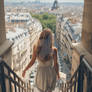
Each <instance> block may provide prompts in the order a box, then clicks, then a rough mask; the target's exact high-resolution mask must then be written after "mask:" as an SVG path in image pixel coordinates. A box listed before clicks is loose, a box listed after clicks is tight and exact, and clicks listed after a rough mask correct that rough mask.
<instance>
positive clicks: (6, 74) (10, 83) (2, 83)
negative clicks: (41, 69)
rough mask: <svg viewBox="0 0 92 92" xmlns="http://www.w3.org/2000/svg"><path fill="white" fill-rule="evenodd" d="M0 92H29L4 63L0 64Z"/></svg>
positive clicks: (28, 87) (29, 89) (27, 87)
mask: <svg viewBox="0 0 92 92" xmlns="http://www.w3.org/2000/svg"><path fill="white" fill-rule="evenodd" d="M0 92H31V87H30V86H28V85H26V83H24V82H23V81H22V80H21V78H19V77H18V76H17V74H16V73H15V72H14V71H13V70H12V69H11V68H10V67H9V66H8V65H7V64H6V63H5V62H4V61H1V62H0Z"/></svg>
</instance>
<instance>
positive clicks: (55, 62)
mask: <svg viewBox="0 0 92 92" xmlns="http://www.w3.org/2000/svg"><path fill="white" fill-rule="evenodd" d="M53 56H54V67H55V70H56V73H57V77H58V79H59V78H60V75H59V65H58V62H57V48H54V55H53Z"/></svg>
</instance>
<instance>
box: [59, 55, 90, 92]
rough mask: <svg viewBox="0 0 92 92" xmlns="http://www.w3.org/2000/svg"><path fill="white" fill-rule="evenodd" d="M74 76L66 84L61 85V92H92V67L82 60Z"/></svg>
mask: <svg viewBox="0 0 92 92" xmlns="http://www.w3.org/2000/svg"><path fill="white" fill-rule="evenodd" d="M80 61H81V62H80V65H79V67H78V68H77V70H76V71H75V73H74V75H73V76H72V78H71V79H70V81H69V82H67V83H66V84H62V87H61V90H62V92H92V67H91V66H90V65H89V64H88V62H87V61H86V60H85V59H84V58H83V56H82V57H81V59H80Z"/></svg>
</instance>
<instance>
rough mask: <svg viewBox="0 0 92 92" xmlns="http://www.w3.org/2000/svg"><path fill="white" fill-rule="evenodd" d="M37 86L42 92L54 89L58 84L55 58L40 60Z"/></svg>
mask: <svg viewBox="0 0 92 92" xmlns="http://www.w3.org/2000/svg"><path fill="white" fill-rule="evenodd" d="M38 63H39V64H38V67H37V74H36V80H35V82H36V86H37V88H38V89H39V90H40V91H41V92H46V91H52V90H54V89H55V85H56V71H55V68H54V61H53V58H51V59H50V60H48V61H46V62H45V63H43V62H41V61H40V60H38Z"/></svg>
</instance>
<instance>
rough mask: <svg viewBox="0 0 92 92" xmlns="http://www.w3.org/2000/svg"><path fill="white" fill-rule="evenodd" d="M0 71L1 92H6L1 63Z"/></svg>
mask: <svg viewBox="0 0 92 92" xmlns="http://www.w3.org/2000/svg"><path fill="white" fill-rule="evenodd" d="M0 70H1V88H2V92H6V85H5V76H4V66H3V63H2V64H1V66H0Z"/></svg>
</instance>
